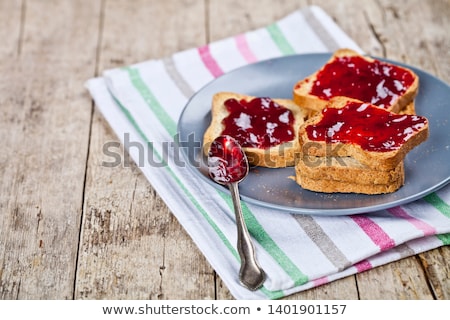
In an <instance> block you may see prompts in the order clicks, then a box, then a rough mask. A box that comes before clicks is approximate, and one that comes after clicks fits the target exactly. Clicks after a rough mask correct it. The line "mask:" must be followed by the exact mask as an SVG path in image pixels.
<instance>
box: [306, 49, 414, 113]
mask: <svg viewBox="0 0 450 320" xmlns="http://www.w3.org/2000/svg"><path fill="white" fill-rule="evenodd" d="M413 82H414V77H413V74H412V73H411V72H409V71H408V70H406V69H404V68H400V67H397V66H395V65H392V64H390V63H386V62H383V61H379V60H374V61H373V62H369V61H367V60H365V59H363V58H362V57H357V56H356V57H338V58H336V59H334V60H333V61H332V62H330V63H328V64H327V65H326V66H325V67H324V69H322V70H321V71H319V72H318V74H317V77H316V80H315V82H314V84H313V86H312V88H311V90H310V93H311V94H313V95H315V96H317V97H319V98H321V99H324V100H329V99H330V98H332V97H336V96H346V97H350V98H354V99H358V100H360V101H364V102H368V103H371V104H374V105H377V106H379V107H382V108H388V107H390V105H391V104H393V102H394V101H395V100H396V99H397V98H398V97H399V96H400V95H402V94H403V93H405V92H406V90H407V89H408V88H409V87H410V86H411V84H412V83H413Z"/></svg>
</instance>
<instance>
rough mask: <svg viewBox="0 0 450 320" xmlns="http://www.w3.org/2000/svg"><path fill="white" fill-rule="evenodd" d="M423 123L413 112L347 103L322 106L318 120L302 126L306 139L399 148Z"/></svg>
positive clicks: (370, 148)
mask: <svg viewBox="0 0 450 320" xmlns="http://www.w3.org/2000/svg"><path fill="white" fill-rule="evenodd" d="M426 124H427V119H426V118H424V117H421V116H416V115H400V114H396V113H392V112H388V111H386V110H384V109H381V108H378V107H375V106H373V105H369V104H367V103H359V102H348V103H347V104H346V105H345V106H344V107H343V108H339V109H338V108H325V109H323V110H322V119H321V120H320V121H319V122H318V123H316V124H314V125H309V126H307V127H306V132H307V134H308V138H309V139H310V140H312V141H325V142H327V143H337V142H342V143H352V144H357V145H360V146H361V148H362V149H363V150H367V151H379V152H387V151H393V150H397V149H399V148H400V147H401V146H402V145H403V144H404V143H405V142H406V141H407V140H408V139H409V138H410V137H411V136H412V135H414V133H415V132H417V131H419V130H420V129H421V128H423V127H424V126H425V125H426Z"/></svg>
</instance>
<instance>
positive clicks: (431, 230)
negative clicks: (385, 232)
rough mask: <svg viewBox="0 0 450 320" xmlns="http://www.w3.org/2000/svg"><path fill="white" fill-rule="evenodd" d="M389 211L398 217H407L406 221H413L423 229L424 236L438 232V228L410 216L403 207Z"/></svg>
mask: <svg viewBox="0 0 450 320" xmlns="http://www.w3.org/2000/svg"><path fill="white" fill-rule="evenodd" d="M387 211H389V212H390V213H391V214H392V215H394V216H396V217H398V218H402V219H405V220H406V221H408V222H409V223H411V224H412V225H413V226H414V227H416V228H417V229H419V230H421V231H422V232H423V235H424V236H430V235H433V234H436V232H437V231H436V229H435V228H434V227H432V226H430V225H429V224H428V223H426V222H423V221H421V220H419V219H416V218H414V217H412V216H410V215H409V214H408V213H407V212H406V211H405V210H404V209H403V208H402V207H395V208H391V209H388V210H387Z"/></svg>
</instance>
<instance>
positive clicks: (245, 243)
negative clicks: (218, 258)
mask: <svg viewBox="0 0 450 320" xmlns="http://www.w3.org/2000/svg"><path fill="white" fill-rule="evenodd" d="M229 189H230V192H231V197H232V199H233V205H234V212H235V215H236V225H237V249H238V252H239V256H240V258H241V269H240V271H239V280H240V281H241V284H242V285H243V286H245V287H246V288H247V289H250V290H252V291H254V290H257V289H259V288H260V287H261V286H262V284H263V283H264V281H265V279H266V275H265V273H264V270H263V269H262V268H261V267H260V266H259V265H258V262H257V261H256V257H255V248H254V246H253V243H252V240H251V238H250V234H249V232H248V229H247V226H246V224H245V220H244V217H243V214H242V207H241V200H240V196H239V189H238V184H237V183H236V182H234V183H230V184H229Z"/></svg>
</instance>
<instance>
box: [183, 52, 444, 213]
mask: <svg viewBox="0 0 450 320" xmlns="http://www.w3.org/2000/svg"><path fill="white" fill-rule="evenodd" d="M330 56H331V54H329V53H328V54H302V55H292V56H287V57H282V58H276V59H271V60H267V61H262V62H258V63H255V64H251V65H247V66H245V67H242V68H239V69H236V70H234V71H232V72H229V73H227V74H225V75H223V76H221V77H219V78H217V79H215V80H214V81H212V82H211V83H209V84H208V85H206V86H205V87H204V88H202V89H201V90H200V91H199V92H198V93H196V94H195V95H194V96H193V97H192V98H191V99H190V100H189V101H188V103H187V105H186V107H185V109H184V111H183V113H182V114H181V116H180V120H179V123H178V131H179V134H180V136H179V142H180V146H181V148H180V149H181V150H182V154H183V155H184V157H185V159H186V160H187V163H188V166H190V167H191V168H192V169H193V171H192V172H193V174H196V175H199V176H201V177H202V178H203V179H204V180H205V181H206V182H208V183H210V184H211V185H213V186H215V187H216V188H220V189H221V190H224V191H226V192H227V191H228V189H226V188H225V187H223V186H221V185H218V184H216V183H215V182H213V181H212V180H211V179H210V178H209V176H208V168H207V165H206V164H207V162H206V158H205V156H204V155H203V153H202V149H201V145H202V140H203V133H204V132H205V130H206V128H207V127H208V126H209V123H210V121H211V112H210V110H211V100H212V96H213V95H214V94H215V93H217V92H219V91H231V92H236V93H241V94H247V95H253V96H265V97H271V98H288V99H291V98H292V88H293V86H294V84H295V83H296V82H297V81H298V80H300V79H302V78H304V77H307V76H309V75H310V74H312V73H313V72H315V71H316V70H318V69H319V68H320V67H321V66H322V65H323V64H324V63H326V61H327V60H328V59H329V58H330ZM380 60H384V59H380ZM385 61H388V62H391V63H394V64H397V65H400V66H405V67H407V68H410V69H412V70H413V71H414V72H416V73H417V75H418V76H419V78H420V87H419V94H418V95H417V97H416V100H415V106H416V112H417V114H420V115H423V116H425V117H427V118H428V120H429V130H430V137H429V138H428V140H427V141H425V142H424V143H422V144H420V145H419V146H417V147H416V148H415V149H413V150H412V151H410V152H409V153H408V155H407V156H406V158H405V185H404V186H402V187H401V188H400V189H399V190H398V191H396V192H394V193H389V194H382V195H365V194H353V193H319V192H312V191H308V190H305V189H303V188H301V187H300V186H299V185H298V184H297V183H295V181H293V180H292V179H290V178H289V177H292V176H294V175H295V172H294V168H293V167H289V168H280V169H270V168H263V167H254V168H251V170H250V174H249V175H248V177H247V178H246V179H245V180H244V181H242V182H241V183H240V184H239V190H240V192H241V197H242V199H244V200H245V201H247V202H249V203H253V204H257V205H260V206H265V207H269V208H274V209H280V210H284V211H286V212H290V213H299V214H315V215H348V214H358V213H366V212H371V211H376V210H381V209H386V208H390V207H394V206H397V205H401V204H404V203H407V202H410V201H413V200H416V199H419V198H421V197H423V196H425V195H427V194H429V193H431V192H433V191H436V190H438V189H439V188H441V187H443V186H445V185H446V184H447V183H448V182H449V181H450V128H449V113H450V112H449V111H450V105H449V101H450V87H449V86H448V85H447V84H446V83H444V82H442V81H441V80H439V79H437V78H435V77H434V76H432V75H430V74H428V73H426V72H424V71H422V70H418V69H416V68H414V67H411V66H408V65H404V64H401V63H398V62H393V61H389V60H385Z"/></svg>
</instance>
